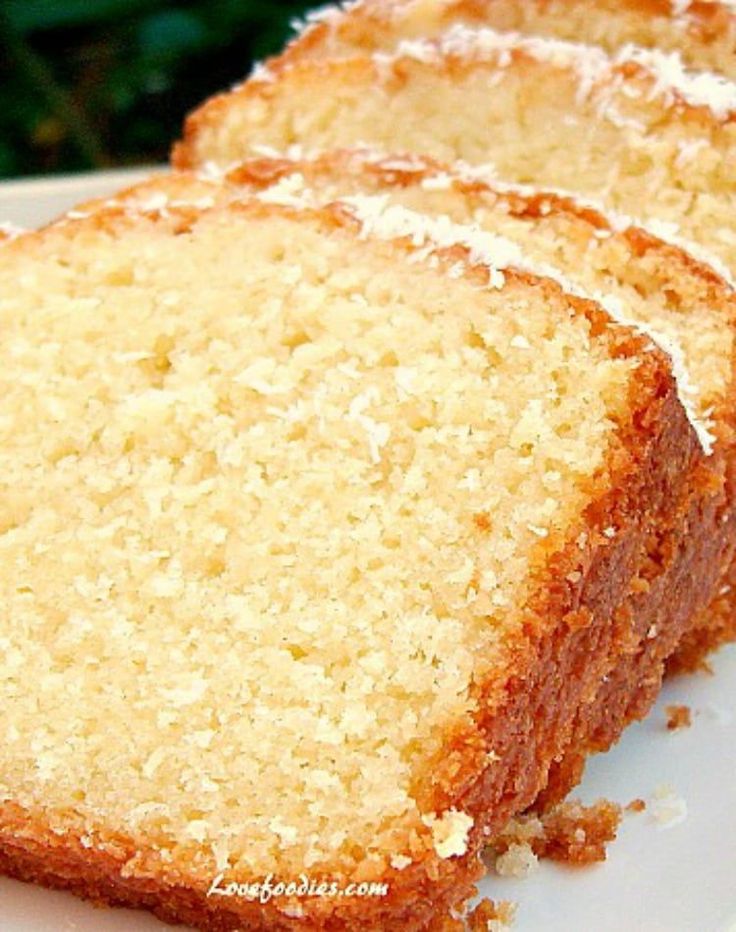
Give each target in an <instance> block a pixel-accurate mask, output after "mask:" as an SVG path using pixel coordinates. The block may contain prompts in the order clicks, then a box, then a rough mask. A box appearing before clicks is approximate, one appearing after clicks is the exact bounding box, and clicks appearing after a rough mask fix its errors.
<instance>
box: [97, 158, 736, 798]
mask: <svg viewBox="0 0 736 932" xmlns="http://www.w3.org/2000/svg"><path fill="white" fill-rule="evenodd" d="M254 193H258V194H259V195H260V197H261V198H262V199H264V200H267V201H268V202H271V203H282V204H287V205H288V204H292V205H294V204H299V203H302V202H308V203H312V204H326V203H329V202H330V201H334V200H336V199H339V198H345V197H350V196H354V195H361V194H371V195H380V196H383V197H386V198H389V199H390V203H391V204H394V205H399V206H402V207H405V208H409V209H412V210H417V211H421V212H424V213H426V214H429V215H432V216H434V217H447V218H450V219H451V220H453V221H455V222H458V223H471V222H472V223H474V224H476V225H478V226H479V227H480V228H481V229H483V230H485V231H486V232H489V233H492V234H494V235H502V236H503V237H505V238H506V239H508V240H511V241H512V242H513V243H515V244H516V245H517V246H518V247H519V248H521V249H522V250H523V251H524V255H525V256H526V257H527V259H528V260H529V261H532V262H534V263H536V264H537V265H538V267H540V268H547V269H549V270H550V274H552V275H554V276H556V277H557V278H558V279H561V280H564V281H566V282H567V283H568V288H569V289H577V290H581V289H582V290H583V291H585V292H587V293H588V294H590V295H595V296H596V298H597V299H598V300H599V301H600V303H601V304H603V306H604V307H607V308H609V309H610V310H611V312H612V313H613V314H614V315H617V316H618V317H619V318H621V317H622V316H625V317H627V319H628V320H630V321H631V323H632V325H633V326H638V327H641V328H644V329H645V330H646V332H647V333H649V334H650V335H651V336H652V337H653V338H654V339H655V340H656V342H657V343H658V344H659V345H660V346H661V347H663V348H665V349H666V350H667V351H668V352H669V353H670V355H671V357H672V359H673V360H675V363H676V367H675V372H676V376H677V379H678V382H679V384H680V387H681V394H682V397H683V399H684V401H685V404H686V406H687V407H688V409H689V410H690V413H691V417H692V419H693V421H694V423H695V424H696V427H697V429H698V432H699V435H700V437H701V439H702V441H703V443H704V444H705V446H706V448H707V449H708V450H709V451H712V452H713V456H714V460H716V461H717V462H714V463H713V468H714V472H715V471H716V470H717V471H718V474H719V476H720V481H721V482H722V490H723V499H722V501H725V500H732V492H731V491H730V488H731V484H732V478H731V476H732V474H733V471H734V469H735V468H736V437H735V436H734V424H733V421H734V411H735V410H736V398H735V393H736V388H735V383H734V328H735V327H736V295H735V294H734V289H733V288H732V287H731V286H730V285H728V284H727V283H726V282H724V281H723V280H721V279H719V278H718V276H717V275H716V274H715V273H714V272H713V270H712V269H711V268H710V267H709V266H707V265H703V264H702V263H698V262H696V261H695V260H694V259H692V257H690V256H689V255H687V254H686V253H685V252H683V251H682V250H681V249H680V248H679V247H677V246H673V245H671V244H668V243H666V242H663V241H662V240H659V239H657V238H656V237H654V236H653V235H651V234H650V233H647V232H645V231H643V230H641V229H639V228H636V227H631V226H628V225H627V223H626V221H625V220H621V218H613V219H611V218H607V217H605V216H604V215H602V214H601V213H600V212H597V211H595V210H593V209H592V208H591V207H590V206H581V205H580V204H578V203H576V202H575V201H574V200H572V199H571V198H562V197H560V196H558V195H555V194H550V193H545V192H543V191H539V190H537V191H534V192H531V191H527V190H524V189H521V188H514V187H511V186H509V185H502V184H500V183H498V182H493V181H489V180H485V179H484V178H483V177H482V176H481V175H480V174H479V173H477V172H473V171H471V170H469V169H468V168H467V167H466V168H463V167H461V166H456V167H455V168H451V167H447V166H443V165H440V164H438V163H436V162H433V161H432V160H430V159H427V158H425V157H421V156H417V155H412V156H390V155H385V154H383V155H382V154H380V153H376V152H370V151H367V150H363V151H359V150H343V151H337V152H328V153H324V154H322V155H319V156H314V157H313V158H303V159H301V160H293V159H288V158H281V159H268V158H262V159H255V160H251V161H249V162H244V163H242V164H241V165H239V166H237V167H234V168H232V169H231V170H230V171H229V172H227V173H226V174H225V175H223V176H222V177H220V178H217V179H216V178H214V177H209V178H207V177H203V176H197V175H192V174H191V173H185V172H182V173H174V174H171V175H168V176H166V177H164V178H156V179H152V180H151V181H150V182H148V183H144V184H139V185H136V186H135V187H133V188H131V189H129V190H127V191H124V192H121V193H120V194H118V195H117V196H116V197H115V199H114V200H113V201H108V202H97V203H94V202H93V203H90V204H89V205H87V206H86V207H82V210H89V211H94V210H96V209H99V208H100V207H101V206H104V204H105V203H107V204H108V206H113V205H117V206H127V207H135V209H138V210H141V209H147V210H153V211H156V210H166V209H168V208H169V207H172V206H173V207H174V208H175V207H176V206H177V205H178V206H183V205H185V204H211V205H212V204H215V203H218V204H226V203H229V202H231V201H237V200H242V199H243V198H248V197H250V196H252V195H253V194H254ZM712 494H713V493H712V489H711V488H709V487H708V488H705V489H704V495H705V498H706V500H708V501H712ZM704 517H705V519H706V523H707V522H708V521H709V520H713V519H714V518H715V520H714V523H713V524H712V525H711V534H712V538H711V544H712V546H711V547H710V548H709V557H708V565H707V566H705V567H704V568H703V575H702V578H701V580H700V583H701V585H700V590H699V600H698V601H688V600H685V602H683V604H682V605H681V611H678V612H677V614H676V616H675V617H674V618H672V617H669V618H668V617H666V616H663V620H662V622H661V623H654V622H651V620H649V621H647V622H645V621H644V616H643V615H642V616H639V613H636V612H635V613H634V631H635V639H636V650H631V651H629V652H628V653H627V654H626V656H625V657H624V658H622V659H621V660H620V662H618V663H617V664H616V669H615V672H614V671H613V670H612V671H611V673H609V675H608V679H607V682H606V684H602V685H601V689H600V692H599V698H598V701H597V706H596V708H597V717H596V715H593V714H591V709H587V710H586V714H585V716H584V717H582V718H581V721H580V722H579V733H578V734H577V735H576V738H575V739H574V741H572V742H571V750H570V752H569V754H568V758H567V759H566V761H565V762H564V764H563V765H560V767H558V768H557V774H556V775H553V777H552V784H553V786H554V793H555V796H559V795H560V794H561V793H562V791H563V789H566V788H568V787H569V785H570V783H571V782H575V781H576V779H577V777H578V776H579V774H580V769H579V768H580V765H581V764H582V759H583V758H582V756H581V754H580V753H579V751H580V749H583V750H584V749H585V748H586V747H588V746H591V745H592V746H593V747H594V748H595V749H596V750H601V749H602V748H605V747H608V746H609V745H610V744H611V743H612V742H613V741H615V740H616V739H617V738H618V736H619V734H620V732H621V730H622V728H623V727H624V726H625V725H626V724H627V722H628V721H630V720H631V719H632V718H635V717H640V716H642V715H643V714H645V713H646V712H647V711H648V708H649V706H650V704H651V702H652V701H653V700H654V698H655V696H656V694H657V691H658V689H659V685H660V682H661V676H662V672H663V669H664V665H665V662H667V663H668V664H669V666H670V667H672V666H678V667H679V666H683V665H688V666H693V665H694V664H695V663H697V662H699V661H700V660H701V658H702V656H703V653H704V652H705V651H706V649H712V648H713V647H714V646H715V645H717V644H719V643H721V642H722V641H723V640H727V639H730V638H732V637H733V635H734V633H735V632H734V621H733V617H734V612H733V611H732V610H731V604H730V600H728V599H727V598H726V593H724V592H723V591H722V589H723V588H724V586H725V585H726V584H727V580H728V578H729V567H730V564H731V561H732V557H733V550H734V542H735V541H736V519H734V517H733V516H730V518H729V520H726V521H724V520H723V514H722V513H721V512H720V511H715V512H714V511H711V510H709V509H708V508H706V509H705V511H704V512H703V514H702V515H695V514H694V515H693V519H692V520H693V525H696V524H697V525H698V526H700V525H701V524H702V519H703V518H704ZM716 541H717V542H718V543H717V544H716V543H715V542H716ZM650 575H651V574H650ZM648 585H649V586H651V585H652V582H651V579H650V580H649V582H648ZM668 604H669V603H668V600H667V599H666V598H663V605H665V606H666V605H668ZM637 619H638V620H637ZM653 632H654V635H653ZM655 635H656V636H655ZM673 652H674V654H673ZM593 736H594V737H593ZM588 742H589V743H590V744H588ZM573 748H574V749H575V750H574V752H573ZM573 753H574V756H575V760H576V766H575V768H573V767H572V766H571V765H570V759H571V758H572V756H573ZM551 792H552V787H550V788H548V791H547V796H548V797H549V795H550V793H551Z"/></svg>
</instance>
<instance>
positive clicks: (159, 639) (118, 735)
mask: <svg viewBox="0 0 736 932" xmlns="http://www.w3.org/2000/svg"><path fill="white" fill-rule="evenodd" d="M530 268H531V267H530V266H529V265H528V264H527V262H526V261H525V257H524V256H523V254H522V253H520V251H519V250H518V249H517V248H514V247H513V244H510V243H509V242H507V241H504V240H502V239H500V238H496V237H493V236H490V235H489V234H483V233H480V232H478V231H477V230H476V231H468V230H463V229H461V228H458V227H454V226H453V225H452V224H451V223H450V222H449V221H445V222H441V223H440V222H433V221H431V220H428V219H427V218H422V217H420V216H418V215H417V214H414V213H412V212H411V211H408V210H406V209H405V208H401V207H398V206H395V205H394V206H391V207H389V206H387V205H386V203H385V201H383V200H381V199H378V200H376V199H375V198H370V197H362V198H360V199H357V200H356V199H353V201H352V202H350V203H347V202H342V203H340V202H337V203H335V204H333V205H332V206H331V207H329V208H325V209H313V210H310V209H307V208H305V207H299V208H296V207H285V206H282V205H274V204H264V203H262V202H261V203H257V202H254V201H243V202H238V203H231V204H224V205H217V204H215V205H214V206H212V207H211V208H209V209H208V208H206V207H205V206H204V205H200V206H199V207H194V206H192V205H191V204H189V205H187V204H183V205H180V206H178V207H177V206H174V205H171V204H170V205H168V206H167V207H166V209H162V208H161V207H160V206H159V207H158V208H153V209H148V210H133V209H131V208H112V207H111V208H107V209H104V210H98V211H95V212H94V213H92V214H91V215H90V216H86V217H79V218H76V219H72V218H68V219H66V220H64V221H61V222H59V223H57V224H54V225H52V226H50V227H48V228H46V229H45V230H43V231H42V232H40V233H32V234H26V235H21V236H19V237H18V238H16V239H15V240H14V241H10V242H8V243H6V244H5V245H4V246H3V248H2V250H0V295H2V300H1V301H0V314H1V315H2V322H3V327H2V328H1V329H0V342H2V344H3V358H4V359H5V367H4V369H3V391H2V393H1V395H0V425H2V430H3V443H2V444H1V445H0V461H1V462H2V466H3V468H2V476H3V482H4V483H5V485H6V487H7V490H11V489H12V495H10V494H8V495H6V496H4V497H3V513H2V528H1V531H2V533H0V551H1V552H2V557H3V559H2V566H3V573H2V574H0V588H1V589H2V592H3V598H4V604H5V606H6V611H5V612H4V621H3V622H2V623H0V643H1V644H2V668H3V669H2V676H0V734H1V735H2V742H1V743H0V791H1V792H2V802H1V803H0V870H2V871H3V872H5V873H9V874H12V875H14V876H17V877H21V878H24V879H31V880H34V881H38V882H42V883H47V884H51V885H55V886H60V887H65V888H69V889H71V890H73V891H75V892H77V893H80V894H82V895H85V896H89V897H92V898H94V899H97V900H101V901H106V902H113V903H125V904H129V905H137V906H146V907H148V908H151V909H153V910H155V911H156V912H157V913H158V914H159V915H160V916H162V917H164V918H166V919H168V920H175V921H184V922H188V923H191V924H193V925H196V926H197V927H199V928H202V929H213V930H215V929H217V930H225V929H233V930H235V929H240V928H243V927H247V928H249V929H282V930H283V929H289V928H312V929H355V930H358V929H361V930H363V929H373V930H411V929H421V928H429V927H430V924H432V923H434V924H435V925H434V926H433V927H435V928H436V927H438V926H437V923H438V922H439V921H440V920H442V917H445V918H446V919H447V920H448V922H449V916H450V912H451V910H453V909H455V908H457V907H459V906H460V905H461V904H462V902H463V901H464V900H465V899H466V898H467V897H468V896H469V895H470V892H471V890H472V880H473V879H474V878H475V877H476V876H477V875H478V873H479V872H480V867H479V861H478V853H479V851H480V849H481V847H482V845H483V841H484V839H485V838H486V836H487V834H488V833H492V832H493V831H495V830H496V829H498V828H499V827H500V826H501V825H502V824H503V823H504V822H505V821H506V819H507V818H508V817H509V816H510V815H512V814H513V813H514V812H517V811H519V810H520V809H523V808H524V807H526V806H528V805H529V804H530V803H531V802H532V800H533V799H534V798H535V796H536V795H537V794H538V792H539V791H540V789H541V788H542V787H543V786H544V785H545V783H546V780H547V773H548V771H549V768H550V766H551V765H552V762H553V761H554V760H555V759H556V758H557V757H559V756H560V755H561V754H562V753H563V752H564V750H565V748H566V747H567V745H568V743H569V741H570V738H571V735H572V733H573V731H574V728H575V722H576V719H577V716H578V713H579V711H580V709H581V708H582V707H585V705H586V704H590V703H591V702H592V700H593V699H594V697H595V695H596V691H597V689H598V686H599V683H600V681H601V679H602V677H604V676H605V675H606V673H607V671H608V670H609V669H610V667H611V664H612V662H613V660H614V658H615V657H616V656H617V655H620V654H622V653H623V652H625V651H626V649H627V647H628V646H629V644H630V633H631V626H632V619H631V611H632V602H631V599H632V596H634V595H635V596H636V598H637V600H638V602H637V609H638V611H639V612H640V613H645V614H646V613H648V616H649V617H650V619H651V620H652V622H654V620H655V619H659V618H661V615H662V611H663V606H662V600H661V599H660V598H659V597H658V592H656V591H655V590H656V589H657V587H656V586H655V587H651V588H649V587H648V586H647V585H646V575H647V571H648V568H650V567H649V564H648V563H647V561H646V558H645V555H646V554H647V552H648V551H649V549H650V547H651V546H652V545H653V542H654V541H655V540H658V542H659V544H658V548H657V549H658V552H661V554H662V555H663V556H664V557H665V558H666V559H665V564H664V565H663V566H661V567H660V568H659V576H660V577H661V576H662V574H664V575H667V576H668V578H669V579H670V582H671V588H672V593H673V594H676V595H677V597H683V598H686V599H687V598H690V597H691V595H690V593H692V592H693V591H695V592H697V591H698V585H699V584H698V572H699V570H700V568H699V567H697V566H695V563H697V561H698V560H699V559H700V557H699V555H698V553H699V552H698V551H697V549H694V548H692V547H691V546H690V545H689V542H688V541H687V540H686V539H685V536H684V534H685V531H686V530H687V527H688V522H689V515H690V510H691V508H692V505H693V502H694V501H695V500H696V499H697V501H701V497H700V488H699V482H700V481H702V476H703V470H707V468H708V465H707V464H708V460H706V458H705V457H704V455H703V453H702V450H701V447H700V444H699V443H698V440H697V436H696V433H695V431H694V430H693V428H692V426H691V424H690V423H689V421H688V418H687V415H686V413H685V410H684V409H683V407H682V405H681V404H680V402H679V401H678V398H677V393H676V386H675V381H674V379H673V377H672V374H671V372H670V370H669V367H668V364H667V360H666V358H665V357H664V356H663V355H662V354H661V352H660V351H659V350H657V349H656V347H655V346H654V345H653V343H652V342H651V340H649V339H648V338H647V337H645V336H639V335H637V334H635V333H634V332H633V331H631V330H630V329H628V328H625V327H622V326H620V325H616V324H614V323H612V322H611V319H610V317H609V316H608V315H607V314H605V313H604V312H603V311H602V310H601V308H600V307H599V306H597V305H596V304H594V303H592V302H588V301H585V300H583V299H580V298H577V297H574V296H571V295H569V294H566V293H565V292H564V291H563V290H562V289H561V288H560V286H559V285H558V284H557V283H555V282H554V281H552V280H551V279H549V278H544V277H539V276H536V275H535V274H533V272H532V271H531V270H530ZM698 477H700V478H698ZM675 515H678V516H679V518H678V520H674V516H675ZM707 545H708V541H707V540H705V541H703V548H704V552H705V550H707ZM643 555H644V556H643ZM689 570H697V572H689ZM670 609H671V610H672V611H676V610H677V604H676V601H675V600H674V599H673V600H671V603H670ZM305 874H306V875H308V878H307V882H308V881H309V878H312V879H313V880H314V879H316V878H319V879H320V880H327V881H329V882H330V884H334V889H336V890H338V891H340V890H342V891H343V892H344V895H342V896H339V895H330V894H329V893H327V894H325V893H324V892H323V893H322V895H319V894H314V895H310V894H309V893H307V894H306V895H305V893H304V890H303V889H302V887H301V886H300V885H303V884H304V882H305V881H304V879H303V877H304V875H305ZM269 876H271V880H272V883H273V884H277V883H282V884H284V885H286V884H289V883H294V884H295V886H294V887H286V886H284V887H282V888H281V889H280V892H279V893H277V894H275V895H273V896H272V897H267V898H266V899H267V901H265V900H264V898H263V897H261V896H260V895H259V894H258V893H256V894H254V893H253V889H254V888H253V887H249V886H248V885H249V884H262V883H263V882H264V880H265V879H266V878H267V877H269ZM350 884H353V885H354V886H352V887H350V886H349V885H350ZM360 884H364V885H366V886H364V887H360V886H358V885H360ZM371 884H377V885H378V886H373V887H371V886H370V885H371ZM233 885H234V886H233ZM259 889H260V887H259ZM330 889H332V887H330ZM228 890H229V891H230V894H229V895H226V893H227V891H228ZM300 890H301V891H302V892H301V894H300V892H299V891H300ZM370 890H373V891H374V895H371V894H370ZM346 891H348V892H346ZM360 891H362V892H363V895H362V896H361V895H360ZM379 891H380V895H379Z"/></svg>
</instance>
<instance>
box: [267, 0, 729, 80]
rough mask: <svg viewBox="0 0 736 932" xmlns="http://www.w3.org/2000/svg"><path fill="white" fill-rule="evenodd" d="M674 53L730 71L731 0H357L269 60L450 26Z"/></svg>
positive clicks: (329, 53) (690, 63) (347, 50)
mask: <svg viewBox="0 0 736 932" xmlns="http://www.w3.org/2000/svg"><path fill="white" fill-rule="evenodd" d="M457 25H461V26H469V27H471V28H478V27H485V26H489V27H491V28H493V29H499V30H504V31H509V30H514V31H518V32H520V33H523V34H525V35H535V36H546V37H549V38H553V39H564V40H568V41H575V42H588V43H590V44H591V45H600V46H601V47H602V48H604V49H606V50H607V51H609V52H617V51H619V50H620V49H622V48H623V47H625V46H626V45H629V44H632V45H638V46H640V47H642V48H647V49H659V50H661V51H664V52H670V53H673V52H674V53H676V54H678V55H680V56H681V57H682V60H683V62H684V63H685V65H686V66H687V67H689V68H694V69H701V70H705V71H713V72H715V73H716V74H720V75H723V76H724V77H727V78H729V79H730V80H733V79H734V78H736V56H734V48H736V6H735V5H734V4H733V3H729V2H718V0H714V2H705V3H703V2H698V0H692V2H691V0H683V2H679V0H647V2H646V3H642V2H640V0H593V2H591V0H362V2H361V0H359V2H357V3H348V4H345V5H343V7H342V8H339V7H337V6H333V7H329V6H328V7H325V8H323V9H322V10H319V11H318V12H317V13H316V14H315V15H313V16H312V17H308V18H307V21H306V23H304V25H303V27H302V30H301V33H300V35H299V36H298V37H297V38H296V39H295V40H294V41H293V42H292V43H291V44H290V45H289V46H288V47H287V49H286V51H285V52H284V53H283V54H282V55H281V56H279V58H278V59H276V60H275V61H274V62H272V64H274V65H276V64H278V65H286V64H293V63H294V62H296V61H298V60H299V59H304V58H328V57H329V58H349V57H350V56H352V55H355V54H360V53H364V52H375V51H391V50H393V49H394V48H395V47H396V45H397V44H398V43H399V42H400V41H402V40H403V39H426V38H433V37H437V36H439V35H441V34H442V33H443V32H445V31H446V30H447V29H449V28H451V27H452V26H457Z"/></svg>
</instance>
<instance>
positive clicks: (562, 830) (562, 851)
mask: <svg viewBox="0 0 736 932" xmlns="http://www.w3.org/2000/svg"><path fill="white" fill-rule="evenodd" d="M621 815H622V810H621V807H620V806H619V805H617V804H616V803H612V802H610V801H609V800H606V799H599V800H598V801H597V802H596V803H593V804H592V805H590V806H584V805H583V804H582V803H581V802H580V801H579V800H569V801H566V802H563V803H560V804H559V805H557V806H553V807H552V808H551V809H549V810H548V811H547V812H545V813H542V814H541V815H537V814H526V815H522V816H519V817H518V818H516V819H512V820H511V822H509V824H508V825H507V826H506V828H505V829H504V831H503V832H501V833H500V834H499V835H498V836H496V838H495V839H494V840H493V843H492V848H493V850H494V851H495V853H496V855H497V857H496V870H497V871H498V872H499V873H504V872H505V871H507V870H508V871H509V873H510V875H511V876H520V875H521V874H520V873H519V872H518V871H521V870H522V868H524V864H525V863H526V862H527V861H528V860H529V858H528V856H527V854H526V852H524V851H520V850H519V849H520V848H528V849H529V851H530V852H531V853H532V854H533V855H534V857H535V859H538V858H549V859H550V860H553V861H564V862H566V863H569V864H592V863H595V862H596V861H604V860H605V859H606V845H607V844H608V843H609V842H611V841H613V840H614V839H615V838H616V832H617V830H618V826H619V824H620V822H621ZM512 849H514V850H513V854H512V856H511V857H508V856H507V855H508V853H509V852H511V850H512ZM502 859H503V860H502ZM499 861H500V862H501V870H500V871H499ZM517 869H518V870H517ZM528 872H529V871H528V870H527V871H526V873H528ZM506 875H508V874H506ZM524 876H525V874H524Z"/></svg>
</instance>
